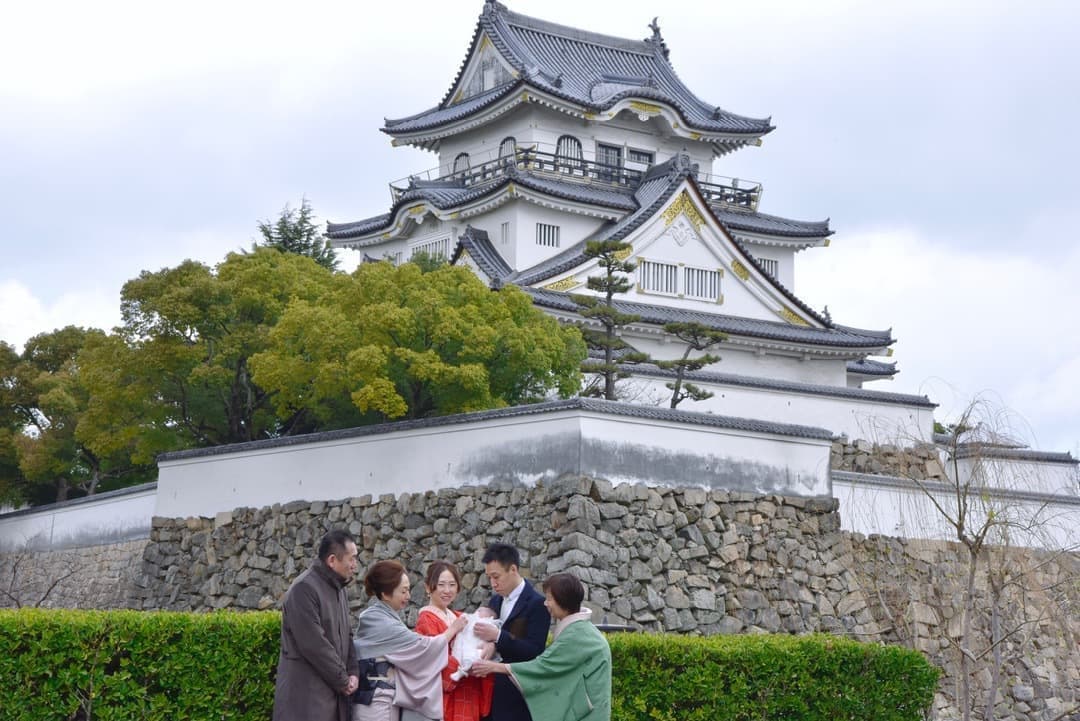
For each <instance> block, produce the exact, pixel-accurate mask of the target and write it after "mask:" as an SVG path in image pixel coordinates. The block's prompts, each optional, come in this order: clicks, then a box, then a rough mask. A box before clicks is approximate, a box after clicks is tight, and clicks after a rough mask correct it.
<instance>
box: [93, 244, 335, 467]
mask: <svg viewBox="0 0 1080 721" xmlns="http://www.w3.org/2000/svg"><path fill="white" fill-rule="evenodd" d="M334 278H335V274H334V273H332V272H331V271H329V270H327V269H326V268H324V267H322V266H320V265H318V264H317V263H316V262H315V261H314V260H312V259H311V258H307V257H303V256H300V255H296V254H292V253H281V252H278V251H275V250H272V249H269V248H257V249H255V251H254V252H252V253H247V254H243V253H233V254H230V255H228V256H227V257H226V258H225V260H224V261H222V262H221V263H219V264H218V266H217V267H216V268H214V269H211V268H209V267H207V266H205V265H203V264H201V263H196V262H194V261H190V260H188V261H185V262H183V263H181V264H180V265H179V266H177V267H175V268H166V269H163V270H161V271H157V272H149V271H144V272H143V273H142V274H140V276H139V277H138V278H135V279H133V280H131V281H128V282H127V283H126V284H125V285H124V288H123V290H122V292H121V315H122V319H123V323H122V325H121V326H120V327H119V328H118V334H117V335H116V336H110V337H108V338H103V339H98V340H96V341H95V342H93V343H90V344H88V347H87V349H86V352H85V353H84V354H83V359H82V361H83V364H84V373H85V375H86V380H87V384H88V387H89V389H90V391H91V401H90V405H89V408H88V429H87V431H86V436H87V438H88V442H90V443H91V445H97V446H98V447H107V446H108V445H109V444H110V442H113V441H115V442H122V443H130V444H131V445H132V448H133V450H132V454H133V458H134V459H135V461H136V462H152V460H153V458H154V457H155V456H156V455H157V454H158V453H160V452H163V451H168V450H176V449H181V448H192V447H202V446H213V445H219V444H224V443H239V442H244V441H252V440H258V439H263V438H271V437H275V436H280V435H291V434H294V433H298V432H304V431H307V430H311V425H310V423H309V421H310V419H308V418H306V417H303V416H302V415H297V416H294V417H291V418H278V417H277V416H276V415H275V414H274V410H273V406H272V399H271V397H270V396H271V392H270V391H267V390H265V389H264V388H262V387H261V386H259V384H257V383H256V382H255V381H254V380H253V379H252V376H251V371H250V369H249V366H248V361H249V359H250V358H251V356H252V355H254V354H255V353H257V352H259V351H262V350H264V349H265V348H266V347H267V345H268V342H269V334H270V330H271V329H272V328H273V326H274V325H275V324H276V323H277V322H278V318H279V317H280V315H281V313H282V312H283V311H284V310H285V307H286V306H287V305H288V304H289V302H290V301H292V300H293V299H301V300H311V301H314V300H315V299H317V298H320V297H321V296H322V295H323V293H324V292H325V289H326V288H328V287H330V286H331V285H332V284H333V282H334Z"/></svg>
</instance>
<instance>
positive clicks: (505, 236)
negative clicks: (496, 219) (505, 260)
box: [499, 220, 510, 245]
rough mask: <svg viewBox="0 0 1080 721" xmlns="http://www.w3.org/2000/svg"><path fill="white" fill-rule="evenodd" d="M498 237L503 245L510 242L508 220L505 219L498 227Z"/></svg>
mask: <svg viewBox="0 0 1080 721" xmlns="http://www.w3.org/2000/svg"><path fill="white" fill-rule="evenodd" d="M499 239H500V240H501V241H502V244H503V245H506V244H508V243H509V242H510V221H509V220H508V221H506V222H505V223H503V224H502V225H501V226H500V227H499Z"/></svg>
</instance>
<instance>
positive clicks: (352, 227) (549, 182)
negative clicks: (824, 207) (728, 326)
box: [326, 161, 833, 272]
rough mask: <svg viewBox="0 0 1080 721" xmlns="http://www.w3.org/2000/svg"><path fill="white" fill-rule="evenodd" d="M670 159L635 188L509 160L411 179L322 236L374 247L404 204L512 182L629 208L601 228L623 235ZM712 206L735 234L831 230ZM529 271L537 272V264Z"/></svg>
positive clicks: (447, 205)
mask: <svg viewBox="0 0 1080 721" xmlns="http://www.w3.org/2000/svg"><path fill="white" fill-rule="evenodd" d="M672 163H673V161H669V162H667V163H661V164H660V165H658V166H654V167H653V168H652V169H650V171H649V172H648V173H646V174H645V175H644V176H643V179H642V181H641V182H640V184H638V185H636V186H635V185H629V184H628V185H605V184H601V183H582V182H580V181H576V180H563V179H560V178H559V177H558V176H557V175H556V174H553V173H543V172H534V171H531V170H523V169H520V168H518V167H517V166H516V165H513V164H511V165H507V166H505V167H501V168H499V169H498V170H497V172H494V173H493V177H492V178H491V179H489V180H486V181H482V182H477V183H473V184H469V185H466V184H465V183H464V182H463V181H462V180H461V179H460V178H446V179H440V180H413V181H411V182H410V184H409V186H408V188H406V189H405V190H404V192H402V193H401V194H400V195H398V197H397V199H396V200H395V201H394V203H393V205H392V206H391V208H390V212H389V213H382V214H380V215H375V216H372V217H370V218H365V219H363V220H357V221H352V222H348V223H330V222H328V223H327V224H326V237H327V238H329V239H330V240H331V241H335V244H337V245H345V242H346V241H354V242H353V243H349V246H350V247H357V248H359V247H363V246H366V245H374V244H376V243H380V242H382V238H380V237H379V236H375V237H372V238H368V237H367V236H371V235H372V234H375V233H380V232H381V231H385V230H387V229H389V228H390V227H391V226H393V225H394V222H395V219H396V218H397V216H398V214H399V213H400V212H401V211H402V210H404V209H406V208H409V207H411V206H415V205H417V204H419V203H427V204H429V205H431V206H432V207H433V208H437V209H438V210H445V211H448V210H452V209H455V208H458V207H460V206H462V205H465V204H467V203H470V202H473V201H476V200H480V199H482V198H486V197H488V196H492V195H494V194H496V193H498V192H500V191H502V190H503V189H505V188H506V187H507V186H508V185H510V184H511V183H516V184H518V185H520V186H522V187H524V188H528V189H529V190H533V191H535V192H538V193H543V194H545V195H548V196H550V197H553V198H558V199H561V200H567V201H571V202H576V203H583V204H586V205H593V206H597V207H602V208H608V209H611V210H616V211H623V212H627V213H628V215H626V216H624V217H623V218H621V219H620V220H619V221H617V222H616V223H615V224H614V225H613V226H611V227H608V228H606V229H605V233H606V234H608V237H614V236H615V235H618V234H620V233H621V234H622V235H625V234H626V233H629V232H630V231H632V230H633V229H634V228H636V227H637V226H638V225H640V224H641V223H642V222H644V221H645V220H647V219H648V218H649V217H650V215H651V213H649V210H650V209H652V210H655V208H654V207H653V206H654V204H655V201H656V200H657V198H658V197H659V194H661V193H663V191H664V190H665V189H670V190H671V191H674V189H675V188H674V185H672V176H671V174H670V170H671V168H672ZM680 177H681V176H680ZM666 197H667V196H664V198H666ZM660 202H662V200H661V201H660ZM710 207H711V208H712V209H713V212H714V215H715V216H716V219H717V221H718V222H719V223H720V224H721V225H722V226H724V228H725V229H727V230H728V231H729V233H731V234H732V235H735V234H736V233H735V231H738V230H744V231H751V232H755V233H757V234H760V235H767V236H777V237H790V238H820V237H825V236H828V235H831V234H832V232H833V231H832V230H830V229H829V228H828V224H829V222H828V221H827V220H825V221H803V220H794V219H791V218H781V217H780V216H776V215H768V214H766V213H758V212H755V211H751V210H728V209H726V208H725V207H724V206H722V205H720V204H716V203H713V204H710ZM593 239H594V240H595V239H598V238H593ZM575 248H576V246H573V247H572V248H571V249H569V250H573V249H575ZM564 255H565V253H560V254H559V255H558V256H556V258H561V257H563V256H564ZM553 261H554V259H551V260H550V261H547V262H546V263H545V267H546V266H548V265H550V264H551V263H552V262H553ZM530 270H535V271H537V272H539V270H540V267H539V266H538V267H537V268H536V269H530Z"/></svg>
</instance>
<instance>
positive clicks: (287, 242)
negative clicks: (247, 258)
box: [255, 198, 338, 270]
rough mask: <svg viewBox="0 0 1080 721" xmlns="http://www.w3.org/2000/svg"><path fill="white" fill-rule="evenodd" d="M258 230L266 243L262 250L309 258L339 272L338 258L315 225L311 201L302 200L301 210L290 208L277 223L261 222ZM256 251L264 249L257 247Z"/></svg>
mask: <svg viewBox="0 0 1080 721" xmlns="http://www.w3.org/2000/svg"><path fill="white" fill-rule="evenodd" d="M258 228H259V233H260V234H261V235H262V237H263V241H264V242H263V243H262V246H261V247H267V248H277V249H278V250H280V251H282V252H285V253H296V254H297V255H305V256H307V257H309V258H311V259H312V260H314V261H315V262H316V263H318V264H319V265H321V266H322V267H324V268H326V269H327V270H337V265H338V260H337V255H336V254H335V253H334V249H333V248H332V247H330V241H328V240H327V239H326V236H324V235H323V233H322V230H320V229H319V226H318V225H317V224H316V223H315V211H314V210H312V208H311V203H310V202H308V199H307V198H302V199H301V200H300V207H299V208H290V207H289V206H288V205H286V206H285V207H284V208H283V209H282V211H281V215H279V216H278V219H277V221H275V222H273V223H271V222H270V221H269V220H262V221H259V225H258ZM255 247H260V245H259V244H258V243H256V244H255Z"/></svg>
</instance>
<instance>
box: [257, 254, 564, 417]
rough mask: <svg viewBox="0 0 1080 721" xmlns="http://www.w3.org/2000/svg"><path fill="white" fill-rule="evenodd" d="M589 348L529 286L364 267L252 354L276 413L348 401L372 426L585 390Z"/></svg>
mask: <svg viewBox="0 0 1080 721" xmlns="http://www.w3.org/2000/svg"><path fill="white" fill-rule="evenodd" d="M584 356H585V346H584V343H583V342H582V341H581V338H580V335H579V334H578V332H577V331H576V330H575V329H572V328H562V327H560V326H559V325H558V323H557V322H556V321H555V320H554V319H553V318H551V317H549V316H547V315H545V314H544V313H542V312H541V311H539V310H537V309H535V308H533V306H532V301H531V299H530V298H529V297H528V296H527V295H525V294H524V293H523V292H522V291H521V290H520V289H518V288H515V287H512V286H508V287H504V288H502V289H500V290H498V291H492V290H491V289H489V288H488V287H487V286H486V285H485V284H484V283H483V282H481V281H480V280H479V279H478V278H477V277H476V276H475V275H474V274H473V273H472V272H471V271H469V270H468V269H467V268H462V267H455V266H447V265H443V266H440V267H438V268H436V269H434V270H431V271H429V272H426V273H424V272H423V271H422V270H421V269H420V268H419V267H418V266H416V265H415V264H412V263H405V264H403V265H401V266H398V267H394V266H393V265H392V264H390V263H388V262H380V263H364V264H362V265H361V266H360V267H359V268H357V269H356V271H355V272H354V273H353V274H352V275H351V276H339V277H338V282H337V283H336V284H335V286H334V288H333V289H332V290H331V291H330V292H329V293H328V294H327V295H326V296H323V297H321V298H319V299H317V300H302V299H301V300H296V301H294V302H293V303H291V304H290V305H289V308H288V310H286V311H285V313H284V315H283V316H282V318H281V320H280V322H279V323H278V324H277V327H275V328H274V329H273V331H272V332H271V333H270V346H269V347H268V348H267V349H266V350H265V351H263V352H260V353H258V354H257V355H255V356H254V357H253V358H252V359H251V367H252V370H253V372H254V377H255V379H256V381H257V382H258V383H259V384H260V385H261V386H262V387H264V388H267V389H270V390H271V391H272V392H273V393H274V394H275V397H274V398H275V399H274V404H275V408H276V410H277V413H278V416H279V417H282V418H285V417H290V416H292V415H294V414H297V413H302V412H309V413H312V414H314V415H315V417H317V418H319V419H320V420H321V421H323V422H328V418H329V417H331V416H332V415H333V414H334V412H335V410H336V409H338V408H339V404H340V403H341V401H342V400H343V399H347V400H349V401H350V402H351V404H352V406H353V407H354V411H357V412H360V413H363V414H367V418H366V420H367V421H368V422H373V421H379V420H384V419H393V418H403V417H404V418H424V417H428V416H435V415H444V414H448V413H460V412H466V411H476V410H482V409H486V408H497V407H501V406H507V405H516V404H520V403H529V402H533V401H537V400H541V399H543V398H544V397H545V396H547V395H548V394H549V393H552V392H557V393H558V394H559V395H561V396H564V397H566V396H569V395H572V394H574V393H576V392H577V390H578V388H579V387H580V374H579V371H578V367H579V364H580V362H581V360H582V358H584Z"/></svg>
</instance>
